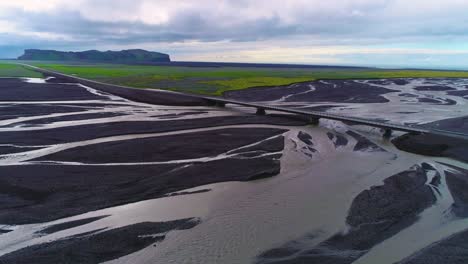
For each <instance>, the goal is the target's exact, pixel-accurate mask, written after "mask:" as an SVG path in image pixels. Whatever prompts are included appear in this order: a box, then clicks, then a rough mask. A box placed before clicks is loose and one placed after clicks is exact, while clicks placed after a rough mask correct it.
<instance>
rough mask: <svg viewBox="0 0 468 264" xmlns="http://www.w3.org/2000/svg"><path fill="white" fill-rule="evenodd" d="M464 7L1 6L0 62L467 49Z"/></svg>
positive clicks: (231, 2)
mask: <svg viewBox="0 0 468 264" xmlns="http://www.w3.org/2000/svg"><path fill="white" fill-rule="evenodd" d="M44 2H47V1H46V0H44ZM463 2H464V1H459V0H446V1H445V3H444V6H443V7H441V6H440V2H439V1H436V0H426V1H422V0H420V1H419V0H415V1H411V2H408V1H402V0H340V1H338V0H328V1H318V0H311V1H305V0H292V1H287V3H286V1H279V0H271V1H266V0H260V1H246V0H225V1H209V0H199V1H197V2H196V3H194V2H193V1H187V0H180V1H172V2H168V1H150V0H133V1H130V0H129V1H126V0H112V1H110V0H100V1H88V0H77V3H78V4H72V3H69V2H66V1H60V0H59V1H58V3H57V4H56V5H55V6H52V7H51V8H49V9H40V8H39V9H38V10H35V8H33V7H30V8H26V7H22V6H21V5H16V6H15V5H7V6H3V7H2V5H5V4H2V3H0V9H1V10H0V25H1V21H6V22H8V23H11V24H13V25H14V27H15V29H14V30H10V31H5V30H3V31H2V30H1V29H0V46H3V47H4V48H3V50H2V51H0V57H2V56H5V55H7V54H13V53H17V52H16V50H18V47H38V48H56V47H58V48H60V47H61V48H70V49H85V48H88V47H119V46H122V47H126V46H137V45H141V46H145V45H146V46H148V44H149V43H151V44H153V45H154V46H155V47H161V46H162V45H163V44H164V45H166V46H167V49H169V50H178V49H179V48H180V43H191V42H194V41H197V42H202V43H213V42H220V41H222V42H227V43H230V45H228V46H225V48H226V49H227V50H233V49H235V48H233V47H235V46H236V43H247V42H249V43H254V42H262V43H264V42H265V41H268V42H269V43H271V44H272V45H276V46H278V45H287V46H288V47H294V46H297V45H311V46H314V45H352V46H360V45H402V44H411V45H414V46H415V47H417V48H425V47H428V46H429V47H431V48H433V47H434V46H435V45H436V44H435V43H440V42H444V41H445V42H446V41H451V42H456V43H463V42H464V41H466V38H467V37H466V36H468V18H467V17H466V15H465V10H466V8H468V3H463ZM240 45H241V46H242V47H244V48H245V47H246V46H245V45H242V44H240ZM176 46H177V48H176ZM6 47H8V49H7V48H6ZM15 47H16V48H15ZM186 47H187V49H190V48H191V47H190V45H188V44H187V46H186ZM463 48H466V47H463ZM13 50H15V52H12V51H13Z"/></svg>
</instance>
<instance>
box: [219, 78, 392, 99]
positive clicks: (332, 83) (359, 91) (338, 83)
mask: <svg viewBox="0 0 468 264" xmlns="http://www.w3.org/2000/svg"><path fill="white" fill-rule="evenodd" d="M310 85H312V86H313V87H314V88H315V91H310V92H308V93H304V92H306V91H309V90H310V87H309V86H310ZM390 92H397V91H396V90H391V89H387V88H383V87H377V86H372V85H369V84H365V83H358V82H356V81H352V80H349V81H348V80H327V81H325V82H322V81H312V82H303V83H297V84H293V85H286V86H277V87H256V88H250V89H246V90H237V91H227V92H225V93H224V96H225V97H226V98H229V99H234V100H240V101H250V102H253V101H273V100H279V99H281V98H282V97H284V96H289V97H288V98H287V99H286V100H285V101H286V102H335V103H385V102H388V100H387V99H385V98H384V97H382V95H383V94H386V93H390Z"/></svg>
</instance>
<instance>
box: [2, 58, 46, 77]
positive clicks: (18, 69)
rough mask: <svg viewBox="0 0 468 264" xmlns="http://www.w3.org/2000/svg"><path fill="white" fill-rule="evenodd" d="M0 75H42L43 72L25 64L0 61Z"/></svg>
mask: <svg viewBox="0 0 468 264" xmlns="http://www.w3.org/2000/svg"><path fill="white" fill-rule="evenodd" d="M0 77H31V78H32V77H37V78H39V77H42V74H40V73H38V72H35V71H31V70H28V69H26V68H24V67H23V66H20V65H16V64H12V63H8V62H2V61H0Z"/></svg>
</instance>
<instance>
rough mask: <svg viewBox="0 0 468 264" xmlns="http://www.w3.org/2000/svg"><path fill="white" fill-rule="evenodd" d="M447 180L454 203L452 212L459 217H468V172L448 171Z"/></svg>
mask: <svg viewBox="0 0 468 264" xmlns="http://www.w3.org/2000/svg"><path fill="white" fill-rule="evenodd" d="M445 179H446V181H447V186H448V188H449V190H450V193H451V194H452V197H453V201H454V202H453V204H452V212H453V213H454V214H455V215H456V216H458V217H463V218H466V217H468V192H467V190H468V170H464V169H461V168H455V171H447V172H445Z"/></svg>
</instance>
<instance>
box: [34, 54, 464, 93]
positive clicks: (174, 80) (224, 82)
mask: <svg viewBox="0 0 468 264" xmlns="http://www.w3.org/2000/svg"><path fill="white" fill-rule="evenodd" d="M34 65H36V66H39V67H41V68H45V69H50V70H54V71H58V72H62V73H66V74H71V75H76V76H79V77H83V78H87V79H92V80H97V81H101V82H107V83H113V84H119V85H126V86H131V87H139V88H158V89H166V90H174V91H182V92H189V93H197V94H208V95H222V93H223V92H225V91H229V90H237V89H245V88H249V87H256V86H276V85H287V84H291V83H296V82H304V81H310V80H317V79H375V78H405V77H427V78H429V77H434V78H436V77H460V78H468V72H462V71H427V70H384V69H352V68H350V69H342V68H313V69H310V68H309V69H303V68H295V69H294V68H245V67H181V66H135V65H116V64H75V65H73V64H51V63H40V62H36V63H34Z"/></svg>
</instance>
